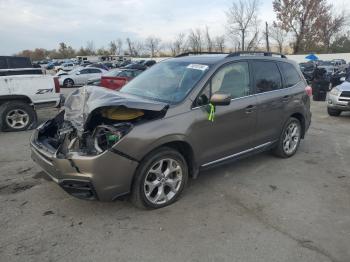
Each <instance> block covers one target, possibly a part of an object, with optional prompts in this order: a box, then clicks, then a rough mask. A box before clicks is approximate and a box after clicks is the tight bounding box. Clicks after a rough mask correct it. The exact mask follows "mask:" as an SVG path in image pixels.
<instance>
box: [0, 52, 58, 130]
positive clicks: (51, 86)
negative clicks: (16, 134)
mask: <svg viewBox="0 0 350 262" xmlns="http://www.w3.org/2000/svg"><path fill="white" fill-rule="evenodd" d="M10 58H11V57H1V56H0V131H21V130H27V129H31V128H34V127H35V126H36V122H37V114H36V109H37V108H43V107H58V106H60V101H61V99H62V98H61V96H60V86H59V83H58V78H55V77H53V76H50V75H43V74H40V72H39V73H38V71H36V72H34V71H35V69H33V68H20V69H18V68H16V69H13V68H9V67H10V66H8V65H4V61H2V59H5V60H9V59H10ZM6 67H7V68H6Z"/></svg>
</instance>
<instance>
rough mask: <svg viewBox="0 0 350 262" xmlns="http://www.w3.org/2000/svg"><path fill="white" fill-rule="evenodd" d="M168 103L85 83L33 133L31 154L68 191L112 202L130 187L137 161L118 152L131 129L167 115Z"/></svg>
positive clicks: (76, 195)
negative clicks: (119, 146) (138, 97)
mask: <svg viewBox="0 0 350 262" xmlns="http://www.w3.org/2000/svg"><path fill="white" fill-rule="evenodd" d="M166 108H167V107H166V105H165V104H161V103H157V102H155V103H153V102H152V101H145V100H143V99H141V100H140V101H139V102H138V101H137V98H134V97H129V96H128V95H123V94H121V93H119V92H114V91H110V90H107V89H102V88H100V87H94V86H86V87H83V88H82V89H81V90H77V91H75V92H73V94H72V95H71V96H70V97H68V98H67V100H66V103H65V106H64V109H65V111H61V112H60V113H59V114H58V115H57V116H56V117H55V118H54V119H52V120H49V121H47V122H46V123H44V124H42V125H41V126H39V127H38V128H37V129H36V130H35V131H34V133H33V135H32V138H31V156H32V159H33V160H34V161H35V162H36V163H37V164H38V165H39V166H41V168H42V169H43V170H44V171H45V172H46V173H47V174H48V175H49V176H50V177H51V178H52V180H53V181H55V182H56V183H57V184H58V185H60V186H61V187H62V188H63V189H64V190H65V191H66V192H68V193H69V194H71V195H73V196H75V197H78V198H83V199H89V200H92V199H98V200H101V201H112V200H114V199H116V198H118V197H119V196H122V195H125V194H127V193H129V192H130V189H131V184H132V180H133V176H134V173H135V171H136V168H137V166H138V160H137V159H134V158H133V157H132V156H128V155H126V154H124V153H123V152H119V151H118V142H119V140H121V139H125V137H124V136H126V135H127V133H128V132H129V130H131V129H132V128H134V127H136V126H137V125H139V124H142V123H144V122H147V121H151V120H152V119H156V118H159V117H162V116H164V114H165V112H166Z"/></svg>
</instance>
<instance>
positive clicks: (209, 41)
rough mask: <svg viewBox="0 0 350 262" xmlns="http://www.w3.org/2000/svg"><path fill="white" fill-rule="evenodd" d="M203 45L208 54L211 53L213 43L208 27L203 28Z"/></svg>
mask: <svg viewBox="0 0 350 262" xmlns="http://www.w3.org/2000/svg"><path fill="white" fill-rule="evenodd" d="M205 44H206V47H207V51H208V52H211V51H213V47H214V43H213V40H212V38H211V36H210V34H209V28H208V26H205Z"/></svg>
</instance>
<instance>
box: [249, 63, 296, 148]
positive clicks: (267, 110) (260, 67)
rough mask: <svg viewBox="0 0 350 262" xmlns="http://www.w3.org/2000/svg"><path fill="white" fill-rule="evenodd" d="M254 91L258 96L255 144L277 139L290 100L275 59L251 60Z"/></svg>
mask: <svg viewBox="0 0 350 262" xmlns="http://www.w3.org/2000/svg"><path fill="white" fill-rule="evenodd" d="M251 69H252V75H253V77H254V92H255V94H256V97H257V126H256V133H255V135H254V139H253V141H254V145H255V146H259V145H263V144H266V143H269V142H273V141H275V140H277V139H278V138H279V136H280V132H281V128H282V126H283V124H284V121H285V105H286V104H287V103H288V101H289V100H290V97H289V95H288V92H286V91H285V90H284V89H283V87H284V85H283V81H282V75H281V72H280V70H279V68H278V66H277V63H276V62H275V61H264V60H256V61H252V62H251Z"/></svg>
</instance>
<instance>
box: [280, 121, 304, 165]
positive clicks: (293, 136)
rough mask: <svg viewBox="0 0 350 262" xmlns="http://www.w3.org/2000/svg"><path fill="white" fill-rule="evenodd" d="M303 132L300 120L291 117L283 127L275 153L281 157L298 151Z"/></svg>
mask: <svg viewBox="0 0 350 262" xmlns="http://www.w3.org/2000/svg"><path fill="white" fill-rule="evenodd" d="M301 132H302V129H301V124H300V121H299V120H298V119H296V118H294V117H291V118H289V119H288V121H287V122H286V124H285V125H284V127H283V130H282V133H281V136H280V139H279V141H278V144H277V146H276V148H275V149H274V150H273V153H274V154H275V155H276V156H278V157H281V158H288V157H291V156H293V155H294V154H295V153H296V152H297V151H298V148H299V145H300V140H301Z"/></svg>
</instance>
